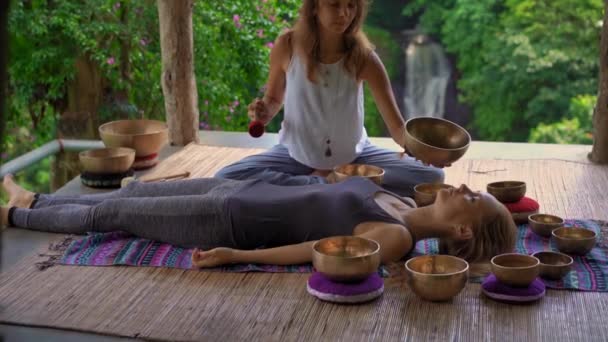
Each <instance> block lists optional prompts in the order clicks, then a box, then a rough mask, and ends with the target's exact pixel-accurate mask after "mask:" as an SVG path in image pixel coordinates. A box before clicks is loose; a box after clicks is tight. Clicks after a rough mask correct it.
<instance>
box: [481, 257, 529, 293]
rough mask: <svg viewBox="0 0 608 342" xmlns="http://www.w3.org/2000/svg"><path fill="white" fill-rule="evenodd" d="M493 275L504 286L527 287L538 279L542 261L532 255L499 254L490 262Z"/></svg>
mask: <svg viewBox="0 0 608 342" xmlns="http://www.w3.org/2000/svg"><path fill="white" fill-rule="evenodd" d="M490 264H491V267H492V273H494V275H495V276H496V278H498V280H499V281H501V282H502V283H503V284H506V285H509V286H514V287H527V286H530V284H531V283H532V282H533V281H534V279H536V277H538V272H539V268H540V267H539V265H540V261H539V260H538V259H537V258H536V257H533V256H531V255H526V254H518V253H505V254H499V255H497V256H495V257H493V258H492V259H491V260H490Z"/></svg>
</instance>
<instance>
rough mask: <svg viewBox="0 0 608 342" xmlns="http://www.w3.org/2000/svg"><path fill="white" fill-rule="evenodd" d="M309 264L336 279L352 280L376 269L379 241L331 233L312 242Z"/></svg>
mask: <svg viewBox="0 0 608 342" xmlns="http://www.w3.org/2000/svg"><path fill="white" fill-rule="evenodd" d="M312 264H313V266H314V267H315V269H316V270H317V272H319V273H321V274H323V275H324V276H325V277H327V278H329V279H331V280H334V281H337V282H345V283H347V282H356V281H360V280H363V279H365V278H367V277H369V276H370V275H371V274H372V273H374V272H377V271H378V267H379V266H380V245H379V244H378V243H377V242H376V241H373V240H369V239H366V238H362V237H358V236H334V237H329V238H325V239H321V240H318V241H316V242H315V243H314V245H313V246H312Z"/></svg>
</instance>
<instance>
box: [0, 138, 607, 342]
mask: <svg viewBox="0 0 608 342" xmlns="http://www.w3.org/2000/svg"><path fill="white" fill-rule="evenodd" d="M259 151H260V150H253V149H251V150H250V149H235V148H217V147H208V146H200V145H190V146H187V147H186V148H184V149H183V150H182V151H180V152H178V153H176V154H174V155H173V156H171V157H169V158H168V159H166V160H165V161H163V162H161V164H160V165H158V166H157V168H156V169H154V171H153V172H151V173H150V174H149V175H148V176H146V177H154V176H157V175H163V174H167V173H166V172H173V171H178V172H179V171H186V170H187V171H190V172H192V173H193V176H205V175H211V174H213V172H215V171H216V170H217V169H219V168H220V167H221V166H223V165H225V164H227V163H230V162H233V161H236V160H238V159H240V158H242V157H244V156H246V155H250V154H254V153H257V152H259ZM190 166H191V167H193V168H194V169H192V170H189V169H185V168H186V167H190ZM446 174H447V177H446V182H447V183H450V184H460V183H463V182H464V183H467V184H469V185H471V186H472V188H474V189H480V190H481V189H483V188H485V184H486V183H488V182H490V181H495V180H507V179H518V180H525V181H526V182H527V183H528V195H529V196H531V197H534V198H536V199H537V200H538V201H539V202H540V204H541V210H542V211H545V212H549V213H554V214H556V215H560V216H563V217H567V218H595V219H603V220H606V219H608V198H607V195H606V194H608V168H607V167H600V166H596V165H588V164H579V163H571V162H563V161H555V160H462V161H459V162H457V163H456V164H455V165H454V166H452V167H450V168H449V169H446ZM40 259H41V258H40V257H38V256H36V255H32V256H30V257H27V258H25V259H23V260H22V261H21V262H20V263H19V264H18V265H16V266H14V267H13V268H12V269H11V270H9V271H8V272H6V273H3V274H2V275H1V278H0V322H2V323H7V324H18V325H27V326H44V327H54V328H63V329H70V330H79V331H87V332H96V333H101V334H109V335H117V336H129V337H139V338H144V339H156V340H226V341H234V340H263V341H275V340H276V341H293V340H311V341H335V340H345V341H359V340H378V341H385V340H416V341H418V340H420V341H446V340H449V341H504V340H507V341H510V340H518V341H521V340H547V341H606V340H608V325H607V324H606V317H605V316H604V315H607V313H608V295H607V294H606V293H598V292H573V291H556V290H548V291H547V296H546V297H545V298H544V299H542V300H541V301H540V302H538V303H536V304H533V305H507V304H501V303H497V302H493V301H490V300H488V299H487V298H485V297H484V296H483V295H482V294H481V292H480V286H479V285H478V284H471V283H469V284H468V285H467V286H466V288H465V289H464V290H463V292H461V293H460V294H459V295H458V296H457V297H455V298H454V299H453V300H452V301H450V302H446V303H429V302H425V301H422V300H420V299H419V298H418V297H416V296H415V295H414V294H413V293H412V292H411V291H410V290H409V289H408V288H407V286H406V285H405V282H404V279H403V278H402V276H397V277H392V278H388V279H385V293H384V295H383V296H382V297H380V298H379V299H378V300H376V301H373V302H370V303H368V304H364V305H335V304H328V303H324V302H320V301H318V300H317V299H315V298H313V297H311V296H310V295H308V294H307V293H306V279H307V277H308V275H303V274H270V273H263V274H262V273H247V274H237V273H211V272H200V271H192V270H178V269H159V268H134V267H100V268H98V267H73V266H55V267H52V268H50V269H48V270H46V271H39V270H38V269H37V268H36V267H35V265H34V263H35V262H36V261H39V260H40ZM393 266H395V265H393ZM397 267H399V266H397Z"/></svg>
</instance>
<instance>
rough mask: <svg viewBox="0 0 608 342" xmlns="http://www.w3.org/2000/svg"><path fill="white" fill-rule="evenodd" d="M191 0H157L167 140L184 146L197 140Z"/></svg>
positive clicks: (196, 95)
mask: <svg viewBox="0 0 608 342" xmlns="http://www.w3.org/2000/svg"><path fill="white" fill-rule="evenodd" d="M192 6H193V1H192V0H179V1H176V0H158V18H159V23H160V47H161V54H162V74H161V84H162V88H163V95H164V97H165V111H166V117H167V124H168V126H169V141H170V142H171V144H173V145H179V146H184V145H187V144H188V143H190V142H193V141H195V142H198V124H199V114H198V93H197V91H196V79H195V76H194V62H193V59H194V57H193V56H194V51H193V38H192Z"/></svg>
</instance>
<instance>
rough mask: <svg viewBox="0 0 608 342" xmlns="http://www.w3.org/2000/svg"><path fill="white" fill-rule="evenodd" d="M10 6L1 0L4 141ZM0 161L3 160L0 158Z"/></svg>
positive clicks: (0, 135)
mask: <svg viewBox="0 0 608 342" xmlns="http://www.w3.org/2000/svg"><path fill="white" fill-rule="evenodd" d="M8 7H9V1H0V141H4V126H5V123H4V122H5V120H6V112H5V107H4V106H5V101H6V100H5V99H6V90H7V85H6V70H7V69H8V65H7V57H8V56H7V55H8V27H7V26H8ZM3 149H4V144H0V152H2V150H3ZM0 163H2V161H1V160H0Z"/></svg>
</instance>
